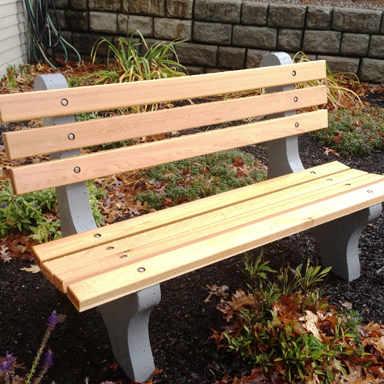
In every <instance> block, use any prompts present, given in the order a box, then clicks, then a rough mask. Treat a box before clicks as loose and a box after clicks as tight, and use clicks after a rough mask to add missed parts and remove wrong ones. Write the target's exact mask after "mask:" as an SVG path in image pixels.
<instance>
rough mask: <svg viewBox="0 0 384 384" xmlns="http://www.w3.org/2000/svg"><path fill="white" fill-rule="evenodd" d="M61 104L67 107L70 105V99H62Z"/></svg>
mask: <svg viewBox="0 0 384 384" xmlns="http://www.w3.org/2000/svg"><path fill="white" fill-rule="evenodd" d="M61 105H62V106H64V107H66V106H67V105H68V100H67V99H61Z"/></svg>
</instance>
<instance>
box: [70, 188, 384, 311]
mask: <svg viewBox="0 0 384 384" xmlns="http://www.w3.org/2000/svg"><path fill="white" fill-rule="evenodd" d="M369 191H370V193H368V191H367V189H366V188H362V189H359V190H355V191H351V192H347V193H345V194H342V195H338V196H336V197H331V198H329V199H327V200H322V201H320V202H314V203H313V204H309V205H306V206H303V207H299V208H297V209H296V208H294V209H291V210H288V211H284V212H282V213H279V212H277V213H276V215H275V216H270V217H267V218H266V219H265V220H261V221H256V222H251V223H246V224H245V225H243V226H239V227H237V228H235V229H234V228H230V229H228V230H224V231H222V232H220V233H218V234H215V235H214V236H207V237H206V238H202V239H201V240H200V241H196V242H192V243H190V244H189V243H187V244H186V245H185V246H182V247H180V248H176V249H171V250H170V251H167V252H165V253H163V254H160V255H154V256H153V257H151V258H150V260H149V261H147V262H146V261H145V260H139V261H137V262H135V263H133V264H130V265H128V266H123V267H121V268H118V269H116V270H112V271H109V272H107V273H105V274H102V275H97V276H93V277H91V278H89V279H85V280H82V281H79V282H76V283H73V284H71V285H70V286H69V287H68V297H69V298H70V300H71V301H72V303H73V304H74V305H75V307H76V308H77V309H78V310H79V311H83V310H86V309H89V308H92V307H95V306H97V305H100V304H103V303H106V302H109V301H111V300H114V299H117V298H119V297H122V296H124V295H127V294H129V293H132V292H136V291H138V290H140V289H143V288H145V287H149V286H151V285H153V284H156V283H159V282H162V281H165V280H168V279H170V278H173V277H176V276H179V275H181V274H185V273H187V272H189V271H192V270H195V269H198V268H201V267H203V266H206V265H209V264H212V263H214V262H217V261H219V260H222V259H224V258H227V257H230V256H233V255H236V254H238V253H240V252H244V251H247V250H249V249H252V248H255V247H258V246H260V245H263V244H266V243H270V242H272V241H275V240H277V239H279V238H282V237H285V236H288V235H291V234H293V233H297V232H300V231H303V230H306V229H309V228H312V227H313V226H316V225H320V224H323V223H325V222H328V221H330V220H333V219H336V218H338V217H341V216H345V215H348V214H350V213H353V212H356V211H358V210H361V209H363V208H366V207H369V206H371V205H374V204H377V203H379V202H380V201H382V200H383V197H384V193H383V191H384V181H381V182H378V183H377V184H375V185H371V186H369ZM141 268H144V269H145V272H139V271H140V269H141Z"/></svg>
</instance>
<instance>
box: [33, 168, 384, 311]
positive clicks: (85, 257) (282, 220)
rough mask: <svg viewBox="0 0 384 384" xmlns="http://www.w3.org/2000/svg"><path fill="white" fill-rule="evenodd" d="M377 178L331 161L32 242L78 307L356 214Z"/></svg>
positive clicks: (379, 188)
mask: <svg viewBox="0 0 384 384" xmlns="http://www.w3.org/2000/svg"><path fill="white" fill-rule="evenodd" d="M383 199H384V177H383V176H380V175H374V174H368V173H366V172H362V171H358V170H352V169H350V168H348V167H347V166H345V165H343V164H341V163H339V162H333V163H329V164H325V165H321V166H318V167H314V168H311V169H307V170H304V171H300V172H296V173H293V174H289V175H285V176H281V177H278V178H275V179H271V180H267V181H264V182H261V183H257V184H254V185H251V186H248V187H243V188H240V189H237V190H233V191H230V192H226V193H223V194H220V195H216V196H211V197H207V198H204V199H201V200H198V201H194V202H190V203H187V204H183V205H180V206H177V207H172V208H168V209H166V210H163V211H157V212H155V213H150V214H147V215H144V216H141V217H137V218H134V219H130V220H126V221H123V222H119V223H116V224H112V225H109V226H106V227H103V228H98V229H95V230H91V231H87V232H83V233H80V234H77V235H72V236H69V237H66V238H63V239H60V240H57V241H54V242H50V243H46V244H41V245H38V246H35V247H34V253H35V260H36V262H37V263H38V265H39V266H40V267H41V269H42V271H43V273H44V274H45V276H46V277H47V278H48V279H49V280H50V281H51V282H52V283H53V284H54V285H55V286H56V287H57V288H59V289H60V290H61V291H62V292H65V293H67V295H68V297H69V298H70V300H71V301H72V303H73V304H74V305H75V307H76V308H77V309H78V310H79V311H84V310H86V309H89V308H92V307H95V306H98V305H100V304H103V303H105V302H109V301H111V300H114V299H117V298H119V297H122V296H125V295H127V294H130V293H133V292H136V291H139V290H141V289H143V288H146V287H149V286H152V285H154V284H156V283H161V282H163V281H165V280H168V279H171V278H173V277H176V276H179V275H181V274H184V273H187V272H190V271H192V270H195V269H197V268H200V267H204V266H206V265H209V264H212V263H214V262H217V261H219V260H222V259H224V258H227V257H229V256H233V255H236V254H238V253H240V252H244V251H247V250H249V249H252V248H255V247H258V246H261V245H263V244H266V243H270V242H272V241H275V240H277V239H280V238H282V237H285V236H288V235H291V234H294V233H297V232H300V231H303V230H306V229H309V228H311V227H313V226H317V225H320V224H322V223H324V222H328V221H330V220H332V219H333V218H335V217H340V216H341V214H340V212H342V214H343V215H347V214H350V213H352V212H356V211H358V210H361V209H363V208H367V207H369V206H372V205H374V204H376V203H378V202H380V201H382V200H383Z"/></svg>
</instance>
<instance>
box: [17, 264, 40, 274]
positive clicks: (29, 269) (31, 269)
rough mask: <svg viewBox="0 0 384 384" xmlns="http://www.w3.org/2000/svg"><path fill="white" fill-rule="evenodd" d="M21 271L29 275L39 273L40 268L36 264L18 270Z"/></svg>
mask: <svg viewBox="0 0 384 384" xmlns="http://www.w3.org/2000/svg"><path fill="white" fill-rule="evenodd" d="M20 270H21V271H25V272H29V273H39V272H40V268H39V266H38V265H36V264H32V265H31V266H30V267H24V268H20Z"/></svg>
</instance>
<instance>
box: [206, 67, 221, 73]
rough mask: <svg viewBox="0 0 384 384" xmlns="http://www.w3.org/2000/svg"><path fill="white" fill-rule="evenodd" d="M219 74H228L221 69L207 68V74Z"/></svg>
mask: <svg viewBox="0 0 384 384" xmlns="http://www.w3.org/2000/svg"><path fill="white" fill-rule="evenodd" d="M219 72H226V70H225V69H220V68H205V73H219Z"/></svg>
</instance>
